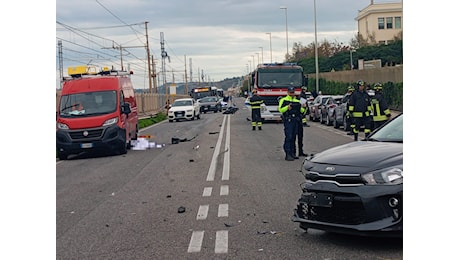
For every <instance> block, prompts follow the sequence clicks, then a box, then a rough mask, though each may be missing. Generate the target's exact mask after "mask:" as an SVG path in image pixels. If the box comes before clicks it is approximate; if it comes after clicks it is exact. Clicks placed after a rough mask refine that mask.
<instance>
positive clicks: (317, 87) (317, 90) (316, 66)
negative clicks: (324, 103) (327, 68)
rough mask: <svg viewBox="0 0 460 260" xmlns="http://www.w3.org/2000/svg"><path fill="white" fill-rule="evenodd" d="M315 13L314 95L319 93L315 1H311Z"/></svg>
mask: <svg viewBox="0 0 460 260" xmlns="http://www.w3.org/2000/svg"><path fill="white" fill-rule="evenodd" d="M313 4H314V8H313V9H314V13H315V70H316V73H315V77H316V93H319V65H318V38H317V33H316V0H313Z"/></svg>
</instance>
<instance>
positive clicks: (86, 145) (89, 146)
mask: <svg viewBox="0 0 460 260" xmlns="http://www.w3.org/2000/svg"><path fill="white" fill-rule="evenodd" d="M80 147H81V148H92V147H93V144H92V143H85V144H81V145H80Z"/></svg>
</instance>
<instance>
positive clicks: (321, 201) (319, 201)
mask: <svg viewBox="0 0 460 260" xmlns="http://www.w3.org/2000/svg"><path fill="white" fill-rule="evenodd" d="M332 198H333V197H332V194H328V193H315V194H312V195H310V205H311V206H318V207H332Z"/></svg>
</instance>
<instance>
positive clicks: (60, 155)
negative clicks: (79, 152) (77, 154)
mask: <svg viewBox="0 0 460 260" xmlns="http://www.w3.org/2000/svg"><path fill="white" fill-rule="evenodd" d="M68 156H69V155H68V154H67V153H64V152H58V158H59V160H67V157H68Z"/></svg>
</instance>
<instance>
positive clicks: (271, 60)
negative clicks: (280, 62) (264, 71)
mask: <svg viewBox="0 0 460 260" xmlns="http://www.w3.org/2000/svg"><path fill="white" fill-rule="evenodd" d="M266 34H268V35H269V36H270V63H273V58H272V57H273V56H272V33H271V32H268V33H266Z"/></svg>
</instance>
